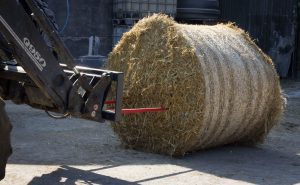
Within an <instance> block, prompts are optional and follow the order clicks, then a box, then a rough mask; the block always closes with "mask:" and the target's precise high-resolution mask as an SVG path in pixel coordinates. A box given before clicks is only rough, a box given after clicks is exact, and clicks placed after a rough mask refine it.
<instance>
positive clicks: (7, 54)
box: [0, 0, 58, 62]
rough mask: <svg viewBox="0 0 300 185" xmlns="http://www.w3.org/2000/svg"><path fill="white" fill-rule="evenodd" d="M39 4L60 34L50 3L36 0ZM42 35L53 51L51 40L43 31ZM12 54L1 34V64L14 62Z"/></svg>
mask: <svg viewBox="0 0 300 185" xmlns="http://www.w3.org/2000/svg"><path fill="white" fill-rule="evenodd" d="M34 1H35V2H36V4H37V6H38V7H39V8H40V10H41V11H42V12H43V13H44V15H45V17H46V18H47V19H48V20H49V22H50V24H51V25H52V28H53V30H54V31H56V32H57V33H58V25H57V24H56V21H55V16H54V12H53V11H52V10H51V9H49V7H48V3H47V2H45V0H34ZM41 34H42V35H43V37H44V40H45V42H46V43H47V45H48V47H50V48H51V49H52V44H51V43H50V41H49V38H48V37H47V35H45V34H44V33H43V32H42V31H41ZM12 59H13V57H12V53H11V51H10V48H9V46H8V44H7V42H6V40H5V39H4V37H3V36H2V35H1V33H0V62H1V60H4V61H7V60H12Z"/></svg>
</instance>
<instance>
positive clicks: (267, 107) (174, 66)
mask: <svg viewBox="0 0 300 185" xmlns="http://www.w3.org/2000/svg"><path fill="white" fill-rule="evenodd" d="M108 68H109V69H111V70H116V71H123V72H124V73H125V90H124V104H123V107H124V108H139V107H161V106H162V107H165V108H168V110H167V111H165V112H161V113H143V114H135V115H129V116H126V117H124V120H123V121H122V122H120V123H113V124H112V126H113V130H114V131H115V132H116V133H117V134H118V135H119V136H120V138H121V141H122V142H123V143H124V144H126V145H127V146H128V147H130V148H133V149H140V150H144V151H150V152H155V153H162V154H168V155H184V154H185V153H186V152H192V151H197V150H201V149H205V148H210V147H215V146H219V145H225V144H230V143H251V144H252V143H257V142H260V141H262V140H263V138H264V137H265V135H266V134H267V133H268V132H269V130H270V129H271V128H272V127H273V126H274V125H275V124H276V123H277V122H278V120H279V118H280V116H281V113H282V111H283V98H282V95H281V88H280V82H279V78H278V76H277V73H276V71H275V69H274V66H273V64H272V61H271V59H270V58H269V57H267V56H266V55H265V54H264V53H263V52H262V51H261V50H260V49H259V48H258V47H257V46H256V45H255V44H254V42H252V41H251V39H250V38H249V36H248V35H247V34H246V33H245V32H244V31H242V30H241V29H239V28H237V27H235V26H234V25H232V24H228V25H225V24H219V25H215V26H204V25H184V24H178V23H176V22H175V21H173V20H172V19H170V18H168V17H167V16H164V15H154V16H151V17H148V18H144V19H142V20H141V21H139V22H138V23H137V24H136V25H135V26H134V27H133V28H132V29H131V30H130V31H129V32H127V33H125V34H124V36H123V38H122V39H121V41H120V42H119V43H118V45H117V46H116V47H115V48H114V50H113V52H112V53H111V54H110V56H109V63H108Z"/></svg>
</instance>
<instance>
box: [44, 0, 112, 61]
mask: <svg viewBox="0 0 300 185" xmlns="http://www.w3.org/2000/svg"><path fill="white" fill-rule="evenodd" d="M47 1H48V4H49V7H50V9H52V10H53V11H54V13H55V17H56V21H57V23H58V25H59V27H60V29H62V27H63V25H64V23H65V20H66V16H67V0H47ZM69 3H70V16H69V21H68V25H67V27H66V29H65V30H64V32H63V33H61V36H62V39H63V40H64V41H65V43H66V45H67V47H68V48H69V49H70V51H71V53H72V54H73V55H74V57H76V58H78V57H79V56H82V55H87V53H88V45H89V37H90V36H98V37H100V49H99V54H101V55H107V54H108V53H109V52H110V51H111V48H112V2H111V0H69Z"/></svg>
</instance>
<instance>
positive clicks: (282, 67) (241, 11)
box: [220, 0, 298, 77]
mask: <svg viewBox="0 0 300 185" xmlns="http://www.w3.org/2000/svg"><path fill="white" fill-rule="evenodd" d="M297 6H298V1H297V0H220V7H221V19H222V20H223V21H232V22H235V23H236V24H237V25H238V26H239V27H241V28H243V29H245V30H247V31H248V32H249V33H250V35H251V37H252V38H254V39H256V40H257V43H258V45H259V46H260V47H261V48H262V49H263V50H264V52H266V53H267V54H268V55H270V56H271V58H272V59H273V61H274V63H275V64H276V67H277V70H278V72H279V74H280V76H282V77H287V75H288V72H289V70H290V71H291V68H290V66H293V62H294V63H295V62H296V50H297V49H296V36H297Z"/></svg>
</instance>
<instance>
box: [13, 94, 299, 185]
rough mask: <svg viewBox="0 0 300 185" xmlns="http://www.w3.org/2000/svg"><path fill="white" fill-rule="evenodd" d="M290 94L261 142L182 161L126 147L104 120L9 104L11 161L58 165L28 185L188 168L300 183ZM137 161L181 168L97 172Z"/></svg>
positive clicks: (295, 104) (295, 100)
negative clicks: (277, 120) (279, 120)
mask: <svg viewBox="0 0 300 185" xmlns="http://www.w3.org/2000/svg"><path fill="white" fill-rule="evenodd" d="M288 93H289V92H288ZM291 98H292V99H291V103H290V104H288V110H287V113H286V115H288V117H287V118H285V119H284V120H283V122H282V124H281V125H280V126H279V127H278V128H275V129H274V130H273V131H272V133H271V134H270V135H269V137H268V138H267V141H266V143H265V144H264V145H262V146H260V147H257V148H255V147H253V148H248V147H238V146H226V147H220V148H217V149H212V150H207V151H203V152H199V153H194V154H191V155H188V156H186V157H184V158H182V159H173V158H170V157H168V156H161V155H155V154H147V153H143V152H138V151H133V150H127V149H124V148H122V147H121V146H120V142H119V141H118V139H117V137H116V136H115V135H114V134H113V132H112V131H111V129H110V126H109V124H107V123H106V124H98V123H93V122H88V121H83V120H77V119H67V120H61V121H57V120H52V119H50V118H48V117H46V116H45V114H44V113H43V112H41V111H37V110H33V109H31V108H29V107H27V106H16V105H12V104H11V103H8V112H9V114H10V115H14V116H11V119H12V122H13V124H14V131H13V145H14V154H13V156H12V158H11V159H10V161H9V163H10V164H26V165H58V166H60V168H59V169H57V170H56V171H53V172H51V173H49V174H43V175H41V176H39V177H35V178H33V179H32V181H31V182H30V185H39V184H74V182H76V181H80V182H81V181H82V182H84V183H86V184H92V183H96V184H113V185H114V184H140V183H143V182H150V181H153V180H157V179H166V178H172V177H176V176H179V175H182V174H188V173H191V172H201V173H205V174H210V175H214V176H217V177H222V178H226V179H233V180H239V181H243V182H248V183H253V184H286V185H292V184H297V183H300V114H298V113H299V112H300V97H298V96H296V97H291ZM91 164H92V165H96V166H97V165H98V166H101V168H100V169H93V170H90V171H88V170H81V169H77V167H74V166H76V165H78V166H88V165H91ZM141 165H150V166H151V165H153V166H155V165H173V166H174V167H176V168H178V169H180V170H179V172H178V171H177V172H170V173H169V174H164V175H158V176H155V177H151V178H145V179H141V180H138V181H135V182H134V180H133V181H131V182H127V181H124V180H121V179H117V178H113V177H110V176H106V175H102V174H101V170H104V169H109V170H112V171H113V170H115V169H117V168H119V167H122V166H123V167H124V166H129V167H128V168H130V166H141ZM71 166H72V167H71ZM102 166H107V167H104V168H102ZM141 169H143V167H141ZM143 170H145V172H146V171H147V169H143ZM95 171H97V173H95ZM99 173H100V174H99ZM125 173H126V172H125ZM128 173H129V172H128ZM46 182H47V183H46Z"/></svg>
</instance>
